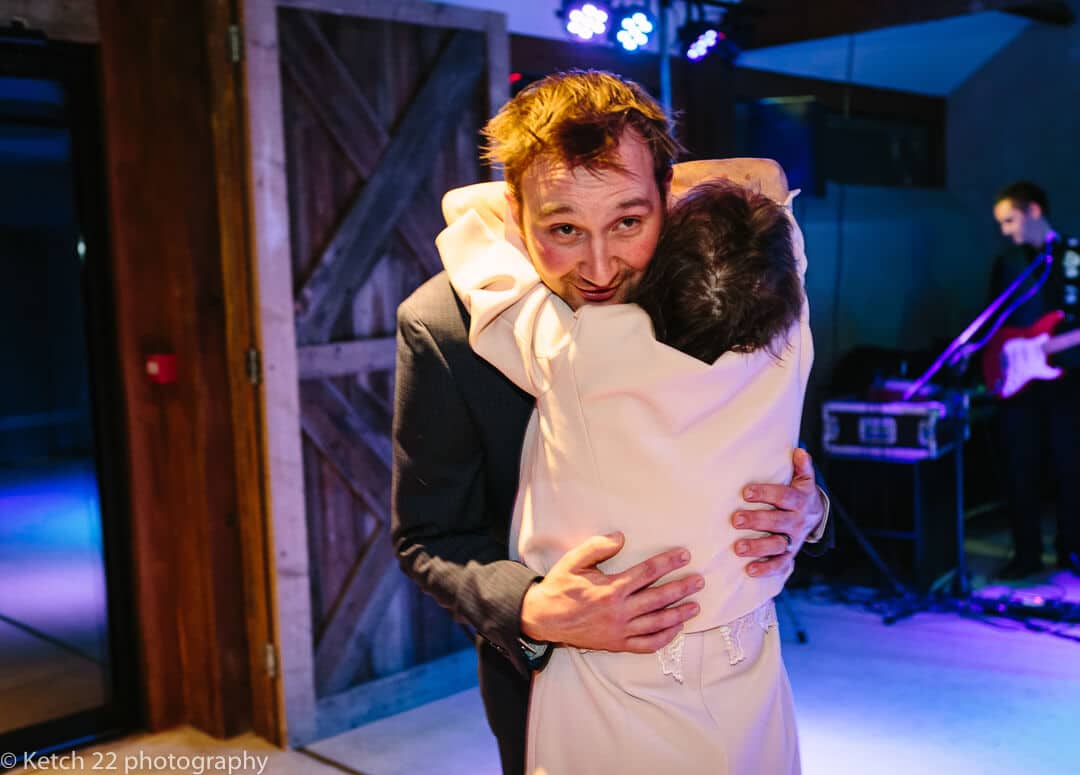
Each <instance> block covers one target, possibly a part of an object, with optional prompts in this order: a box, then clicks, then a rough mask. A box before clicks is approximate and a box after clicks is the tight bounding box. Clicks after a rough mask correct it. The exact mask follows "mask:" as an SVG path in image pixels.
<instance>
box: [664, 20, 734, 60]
mask: <svg viewBox="0 0 1080 775" xmlns="http://www.w3.org/2000/svg"><path fill="white" fill-rule="evenodd" d="M679 43H680V44H681V46H682V52H683V54H684V55H685V56H686V58H687V59H689V60H690V61H691V62H700V61H701V60H702V59H704V58H705V57H707V56H709V55H710V54H713V55H719V56H720V57H721V58H722V59H724V60H725V61H727V62H734V61H735V58H736V57H737V56H738V55H739V48H738V46H736V45H735V44H734V42H733V41H732V40H731V36H730V35H729V34H728V26H727V17H726V16H725V18H724V20H723V21H721V22H717V21H707V20H704V19H701V18H699V19H698V20H696V21H688V22H687V23H686V24H684V25H683V26H682V27H680V28H679Z"/></svg>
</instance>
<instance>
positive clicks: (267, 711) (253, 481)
mask: <svg viewBox="0 0 1080 775" xmlns="http://www.w3.org/2000/svg"><path fill="white" fill-rule="evenodd" d="M203 4H204V6H205V7H206V14H207V27H208V29H209V30H211V31H212V32H211V34H209V35H208V36H207V44H206V45H207V53H208V57H207V59H208V62H209V64H208V66H207V71H208V74H209V79H210V84H211V88H210V90H209V95H210V108H211V115H210V126H211V128H212V131H213V140H214V154H215V159H216V161H217V165H216V169H215V175H216V179H217V185H216V195H217V208H218V221H219V231H220V238H221V275H222V296H223V298H224V299H225V343H226V353H227V355H226V357H227V360H228V362H229V363H231V364H240V363H244V362H246V358H247V355H248V352H249V350H251V349H255V350H260V349H261V347H260V342H259V330H258V326H257V325H256V322H255V316H256V312H255V298H254V288H255V277H254V274H255V273H254V259H253V256H252V245H251V240H250V234H249V231H248V202H249V201H250V190H249V187H248V180H247V169H246V164H247V160H246V157H245V152H246V151H245V134H244V133H245V127H244V122H245V116H244V104H243V98H244V83H243V77H242V73H241V71H240V68H238V67H236V66H235V65H234V64H233V63H232V62H231V61H230V56H229V51H228V46H229V26H230V25H231V24H234V23H235V22H236V21H237V19H236V17H235V15H234V5H233V3H232V2H229V0H203ZM228 377H229V393H230V395H229V403H230V406H231V408H232V421H233V437H232V441H233V456H234V460H235V465H236V484H237V487H236V499H237V515H236V521H237V522H238V527H239V531H240V546H241V551H242V556H243V578H244V624H245V627H246V632H247V647H248V648H247V665H246V670H247V682H248V685H249V687H250V705H251V726H252V728H253V729H254V731H255V732H256V733H257V734H258V735H260V736H261V737H264V738H266V739H267V740H271V741H273V742H276V743H278V744H282V745H283V744H284V743H285V741H284V739H282V736H281V735H280V733H279V730H280V727H281V723H280V718H279V716H280V715H281V713H282V710H283V709H282V707H281V704H282V703H281V698H280V686H279V683H280V678H278V677H277V676H276V675H271V674H270V672H269V671H268V670H267V669H266V653H267V648H268V647H273V646H275V645H276V638H275V633H274V618H275V605H276V601H275V599H274V589H273V586H272V584H271V583H270V578H271V576H270V574H269V569H270V567H271V565H272V561H273V557H272V550H271V548H270V538H269V536H270V526H269V514H268V509H267V504H266V498H265V492H264V489H263V481H264V476H265V471H264V468H263V455H262V446H261V442H262V416H263V410H264V406H263V404H262V391H261V389H260V388H259V387H258V386H256V385H252V384H251V381H250V379H249V378H248V374H247V373H246V371H245V370H244V369H239V368H231V369H228ZM232 731H233V733H235V732H236V731H239V730H237V729H236V728H233V729H232Z"/></svg>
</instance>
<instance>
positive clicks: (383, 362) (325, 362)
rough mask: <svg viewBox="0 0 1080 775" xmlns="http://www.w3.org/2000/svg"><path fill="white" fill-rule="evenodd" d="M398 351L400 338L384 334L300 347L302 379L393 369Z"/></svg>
mask: <svg viewBox="0 0 1080 775" xmlns="http://www.w3.org/2000/svg"><path fill="white" fill-rule="evenodd" d="M396 354H397V340H396V339H395V338H394V337H392V336H384V337H380V338H378V339H360V340H358V341H355V342H333V343H331V344H312V345H308V346H307V347H301V348H299V349H298V350H297V352H296V362H297V368H298V369H299V371H300V379H321V378H324V377H344V376H347V375H351V374H362V373H364V372H368V371H384V370H388V369H393V368H394V359H395V356H396Z"/></svg>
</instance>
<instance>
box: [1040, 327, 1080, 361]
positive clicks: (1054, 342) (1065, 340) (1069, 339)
mask: <svg viewBox="0 0 1080 775" xmlns="http://www.w3.org/2000/svg"><path fill="white" fill-rule="evenodd" d="M1078 344H1080V328H1078V329H1076V330H1075V331H1070V332H1069V333H1067V334H1059V335H1058V336H1053V337H1050V338H1049V339H1047V340H1046V342H1045V343H1044V344H1043V347H1042V349H1043V352H1044V353H1046V354H1047V355H1053V354H1054V353H1059V352H1061V351H1062V350H1068V349H1069V348H1070V347H1076V346H1077V345H1078Z"/></svg>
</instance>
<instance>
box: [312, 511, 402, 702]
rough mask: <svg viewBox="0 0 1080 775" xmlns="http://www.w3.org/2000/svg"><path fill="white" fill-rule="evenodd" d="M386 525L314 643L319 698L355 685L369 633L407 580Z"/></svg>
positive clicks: (378, 531)
mask: <svg viewBox="0 0 1080 775" xmlns="http://www.w3.org/2000/svg"><path fill="white" fill-rule="evenodd" d="M380 516H381V517H382V516H385V518H386V519H389V515H380ZM386 524H387V523H385V522H382V523H380V526H379V529H378V530H377V531H376V532H375V534H374V535H373V536H372V538H371V541H370V542H369V543H368V545H367V547H366V550H365V551H364V554H363V556H362V557H361V558H360V561H359V562H358V563H357V564H356V567H354V568H353V570H352V572H351V573H350V574H349V580H348V581H347V582H346V583H345V587H344V589H343V590H342V593H341V595H340V596H339V597H338V600H337V601H336V603H335V604H334V607H333V609H332V610H331V611H330V614H329V615H328V616H327V617H326V621H325V627H324V629H323V631H322V636H321V637H320V638H319V640H318V643H316V645H315V691H316V693H317V694H318V695H319V696H320V697H325V696H327V695H328V694H337V693H338V692H340V691H343V690H344V689H347V688H348V687H349V684H351V683H352V681H353V678H354V677H355V676H356V673H357V671H358V670H359V669H360V667H361V666H362V665H363V659H364V649H363V648H361V647H362V645H363V643H362V641H363V637H364V634H365V633H367V632H372V628H371V622H372V620H373V619H377V617H378V616H379V615H380V614H383V613H386V606H387V603H389V600H390V597H391V596H392V594H393V592H394V591H396V589H397V588H398V587H399V586H400V584H401V582H402V581H406V580H405V579H404V577H403V576H401V574H400V573H399V572H397V571H396V568H395V566H396V565H397V556H396V555H395V554H394V550H393V547H392V546H391V543H390V532H389V530H388V529H387V527H386Z"/></svg>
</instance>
